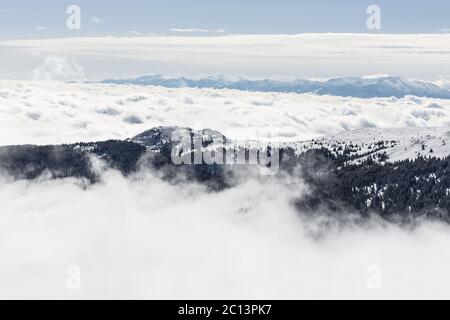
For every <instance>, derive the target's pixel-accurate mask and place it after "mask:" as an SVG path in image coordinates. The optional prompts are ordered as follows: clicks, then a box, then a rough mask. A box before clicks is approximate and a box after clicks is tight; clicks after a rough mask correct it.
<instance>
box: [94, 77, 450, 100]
mask: <svg viewBox="0 0 450 320" xmlns="http://www.w3.org/2000/svg"><path fill="white" fill-rule="evenodd" d="M102 82H103V83H106V84H122V85H140V86H162V87H167V88H199V89H204V88H210V89H234V90H242V91H252V92H258V91H259V92H280V93H298V94H302V93H311V94H317V95H334V96H343V97H356V98H377V97H380V98H383V97H384V98H388V97H396V98H403V97H405V96H409V95H410V96H418V97H428V98H437V99H450V90H448V89H446V88H444V87H441V86H439V85H437V84H435V83H432V82H427V81H422V80H413V79H405V78H401V77H397V76H378V77H340V78H332V79H329V80H325V81H317V80H308V79H295V80H273V79H262V80H252V79H244V78H241V79H227V78H225V77H220V76H209V77H204V78H197V79H193V78H187V77H173V78H170V77H164V76H162V75H146V76H141V77H136V78H129V79H108V80H104V81H102Z"/></svg>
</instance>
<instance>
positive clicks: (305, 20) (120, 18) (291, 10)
mask: <svg viewBox="0 0 450 320" xmlns="http://www.w3.org/2000/svg"><path fill="white" fill-rule="evenodd" d="M344 3H345V4H344ZM72 4H75V5H78V6H79V7H80V8H81V12H82V28H81V30H77V31H71V30H67V28H66V19H67V17H68V15H67V13H66V9H67V7H68V6H69V5H72ZM372 4H376V5H378V6H379V7H380V8H381V13H382V29H381V30H380V31H376V32H382V33H436V32H445V31H448V29H450V21H449V19H448V15H449V12H450V2H449V1H446V0H430V1H426V2H425V1H420V0H409V1H407V0H396V1H387V0H378V1H375V0H347V1H345V2H343V1H334V0H316V1H302V0H300V1H299V0H281V1H273V0H272V1H268V0H248V1H239V0H227V1H224V0H220V1H217V0H196V1H183V0H167V1H161V0H159V1H152V0H150V1H148V0H128V1H107V0H78V1H75V0H71V1H66V0H64V1H54V0H42V1H29V0H14V1H12V0H0V39H23V38H41V37H65V36H96V35H97V36H99V35H112V36H119V35H122V36H123V35H130V34H134V35H136V34H143V35H148V34H169V35H170V34H177V33H182V34H186V33H189V32H187V31H188V30H190V31H191V32H190V33H191V34H192V33H195V34H198V35H203V36H205V35H210V34H217V33H219V34H280V33H281V34H285V33H286V34H297V33H310V32H314V33H315V32H319V33H321V32H333V33H336V32H337V33H342V32H346V33H348V32H351V33H363V32H368V29H367V27H366V20H367V13H366V10H367V7H368V6H369V5H372ZM181 31H184V32H181Z"/></svg>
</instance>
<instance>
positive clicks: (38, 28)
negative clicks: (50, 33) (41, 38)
mask: <svg viewBox="0 0 450 320" xmlns="http://www.w3.org/2000/svg"><path fill="white" fill-rule="evenodd" d="M34 30H38V31H43V30H47V27H41V26H38V27H34Z"/></svg>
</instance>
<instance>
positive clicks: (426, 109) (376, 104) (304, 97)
mask: <svg viewBox="0 0 450 320" xmlns="http://www.w3.org/2000/svg"><path fill="white" fill-rule="evenodd" d="M70 61H71V60H70V59H68V58H61V57H53V56H50V57H46V58H45V63H44V65H43V66H42V67H41V68H39V69H37V70H36V72H35V77H36V79H41V80H53V79H64V80H71V79H74V78H82V73H81V71H82V68H81V67H76V66H73V65H72V64H71V63H69V62H70ZM67 64H68V65H69V66H72V67H67ZM0 104H1V105H2V106H3V107H2V108H0V145H9V144H54V143H69V142H79V141H98V140H106V139H126V138H129V137H133V136H135V135H136V134H139V133H141V132H143V131H145V130H147V129H149V128H153V127H156V126H160V125H177V126H181V127H193V126H195V124H196V123H199V122H200V123H202V124H203V126H204V127H207V128H212V129H216V130H219V131H221V132H223V133H226V132H227V131H230V130H231V131H233V134H234V136H233V137H232V138H234V137H235V138H239V137H240V136H243V137H246V138H249V139H252V138H255V137H256V136H257V133H258V131H259V130H260V129H261V128H266V129H267V130H271V131H274V132H279V133H280V136H281V138H282V139H283V140H285V139H287V140H296V141H299V140H307V139H311V138H314V137H318V136H321V135H326V134H331V135H333V134H338V133H341V132H343V131H345V130H357V129H363V128H367V127H379V128H392V127H393V128H405V127H408V126H420V127H442V126H448V119H450V100H440V99H431V98H414V97H409V96H407V97H405V98H402V99H397V98H374V99H361V98H350V97H347V98H346V97H336V96H317V95H313V94H290V93H270V92H269V93H263V92H252V93H251V94H249V93H248V92H245V91H239V90H228V89H223V90H214V89H194V88H180V89H169V88H163V87H151V86H149V87H142V86H130V85H108V84H98V83H84V84H83V83H62V82H47V81H44V82H42V81H4V80H3V81H2V80H0ZM386 114H389V117H386Z"/></svg>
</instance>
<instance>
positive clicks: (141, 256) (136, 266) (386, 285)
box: [0, 172, 450, 299]
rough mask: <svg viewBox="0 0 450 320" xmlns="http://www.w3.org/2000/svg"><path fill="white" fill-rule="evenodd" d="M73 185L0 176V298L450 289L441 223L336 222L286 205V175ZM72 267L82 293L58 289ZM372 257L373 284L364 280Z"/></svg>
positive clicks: (422, 294)
mask: <svg viewBox="0 0 450 320" xmlns="http://www.w3.org/2000/svg"><path fill="white" fill-rule="evenodd" d="M80 185H83V183H82V182H81V181H77V180H73V179H68V180H60V181H46V180H45V179H43V180H40V181H35V182H5V181H3V182H0V189H1V190H2V192H0V202H1V203H2V214H1V215H0V234H1V235H2V237H4V239H8V241H2V242H1V244H0V252H1V255H2V263H1V264H0V283H2V285H1V286H0V298H3V299H5V298H8V299H9V298H37V299H41V298H44V299H45V298H62V299H67V298H71V299H74V298H76V299H81V298H85V299H100V298H103V299H230V298H233V299H305V298H322V299H324V298H379V299H381V298H449V292H448V286H449V285H450V280H449V279H448V277H447V276H446V275H447V273H448V268H449V267H450V256H448V255H446V254H443V252H444V253H445V252H447V250H446V248H448V245H449V244H450V232H449V231H450V230H449V228H448V227H447V226H444V225H440V224H432V223H430V224H423V225H421V226H420V227H418V228H417V229H415V230H413V231H411V230H403V229H401V228H399V227H396V226H392V225H385V224H382V223H380V222H378V221H377V220H375V219H374V220H373V221H372V222H370V223H368V224H367V225H362V226H356V225H354V224H352V222H351V220H352V219H351V216H346V217H348V218H349V219H348V221H347V222H348V224H347V227H342V226H341V227H333V224H335V225H336V226H338V225H339V224H336V223H337V221H334V220H329V218H325V217H323V216H322V217H321V216H320V215H319V214H318V215H317V217H316V218H313V219H311V218H308V217H306V216H304V215H302V214H300V213H299V212H297V211H295V210H294V209H293V207H292V204H291V200H292V199H293V197H296V196H299V195H301V194H302V193H303V192H304V191H305V187H304V185H303V184H302V183H301V181H293V180H292V178H286V179H279V180H274V179H260V178H256V177H254V178H251V177H248V178H247V179H245V180H243V181H242V182H241V183H240V184H239V185H238V186H237V187H235V188H233V189H230V190H226V191H223V192H220V193H208V192H206V191H205V190H204V189H203V188H202V187H201V186H198V185H196V184H189V183H188V184H182V185H171V184H168V183H165V182H163V181H161V180H160V179H159V178H157V177H156V176H154V175H153V174H151V173H147V172H141V173H140V174H139V175H137V176H135V177H132V178H130V179H126V178H123V177H122V176H120V175H119V174H117V173H114V172H106V173H105V174H104V176H103V183H101V184H98V185H95V186H90V187H88V188H87V190H83V188H81V187H80ZM327 225H328V226H329V227H325V226H327ZM319 234H320V235H321V236H322V237H321V238H320V239H317V238H316V237H314V236H313V235H319ZM72 265H76V266H78V267H79V268H80V271H81V290H80V291H70V290H68V289H67V288H66V282H67V279H68V275H67V268H68V267H69V266H72ZM371 266H377V270H379V271H380V272H381V273H380V277H381V278H380V279H381V283H380V285H381V287H380V290H375V291H373V290H370V287H368V284H367V283H368V281H369V280H370V278H369V276H370V274H368V273H367V272H368V271H370V270H372V269H371V268H370V267H371ZM411 279H414V281H411ZM193 284H195V285H193Z"/></svg>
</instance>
